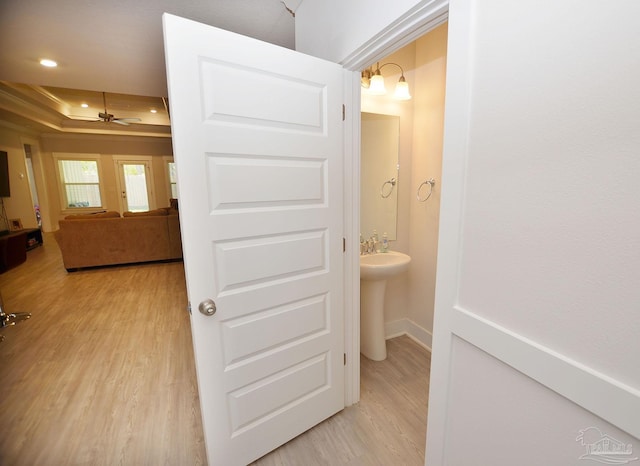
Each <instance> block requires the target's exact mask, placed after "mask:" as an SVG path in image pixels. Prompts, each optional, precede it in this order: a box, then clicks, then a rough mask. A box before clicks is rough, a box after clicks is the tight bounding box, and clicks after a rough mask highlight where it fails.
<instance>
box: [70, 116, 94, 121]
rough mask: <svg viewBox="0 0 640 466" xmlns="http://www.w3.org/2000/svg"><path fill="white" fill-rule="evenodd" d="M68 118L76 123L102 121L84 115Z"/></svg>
mask: <svg viewBox="0 0 640 466" xmlns="http://www.w3.org/2000/svg"><path fill="white" fill-rule="evenodd" d="M67 118H69V119H70V120H76V121H100V118H94V117H87V116H84V115H67Z"/></svg>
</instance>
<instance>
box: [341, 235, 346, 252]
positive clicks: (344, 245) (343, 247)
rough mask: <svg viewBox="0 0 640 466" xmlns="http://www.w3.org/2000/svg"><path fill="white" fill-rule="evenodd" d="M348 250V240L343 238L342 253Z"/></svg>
mask: <svg viewBox="0 0 640 466" xmlns="http://www.w3.org/2000/svg"><path fill="white" fill-rule="evenodd" d="M346 250H347V238H342V252H345V251H346Z"/></svg>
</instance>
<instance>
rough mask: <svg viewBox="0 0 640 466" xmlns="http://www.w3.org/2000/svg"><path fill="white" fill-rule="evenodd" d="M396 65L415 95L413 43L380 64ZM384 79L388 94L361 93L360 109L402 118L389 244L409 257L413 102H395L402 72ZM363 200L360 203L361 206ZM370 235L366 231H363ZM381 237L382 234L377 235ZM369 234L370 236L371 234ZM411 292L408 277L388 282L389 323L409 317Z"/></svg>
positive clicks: (386, 70)
mask: <svg viewBox="0 0 640 466" xmlns="http://www.w3.org/2000/svg"><path fill="white" fill-rule="evenodd" d="M389 62H392V63H397V64H399V65H400V66H402V68H403V69H404V70H405V78H406V80H407V82H408V83H409V88H410V92H414V89H415V79H414V78H413V71H411V70H412V69H413V68H414V62H415V45H414V44H410V45H408V46H406V47H403V48H402V49H400V50H398V51H397V52H395V53H393V54H392V55H390V56H388V57H385V58H384V60H382V61H381V62H380V63H381V64H382V63H389ZM383 71H384V77H385V84H386V86H387V90H388V91H389V94H388V95H385V96H371V95H366V94H364V93H363V94H362V104H361V110H362V111H363V112H370V113H380V114H384V115H398V116H399V117H400V144H399V151H398V161H399V164H400V171H399V173H398V185H397V188H398V222H397V231H396V238H397V239H396V240H395V241H390V242H389V246H390V248H391V249H392V250H395V251H401V252H404V253H407V254H409V206H410V203H411V201H410V197H411V192H412V187H411V163H412V162H411V159H412V153H413V118H414V101H413V100H406V101H398V100H394V99H393V98H392V97H391V95H390V94H392V93H393V88H394V86H395V83H396V82H397V81H398V79H400V70H399V69H398V68H396V67H392V66H389V67H384V68H383ZM363 201H364V200H361V201H360V202H361V203H362V202H363ZM363 233H367V232H363ZM378 233H379V234H382V233H381V232H378ZM367 234H371V232H368V233H367ZM408 298H409V289H408V281H407V277H406V275H403V276H402V277H399V278H396V279H392V280H389V282H388V283H387V292H386V296H385V321H386V322H390V321H394V320H398V319H402V318H404V317H406V316H407V309H408V306H409V300H408Z"/></svg>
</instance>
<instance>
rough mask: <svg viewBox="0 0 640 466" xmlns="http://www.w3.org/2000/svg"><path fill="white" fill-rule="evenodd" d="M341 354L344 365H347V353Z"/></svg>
mask: <svg viewBox="0 0 640 466" xmlns="http://www.w3.org/2000/svg"><path fill="white" fill-rule="evenodd" d="M342 356H344V358H343V359H344V365H345V366H346V365H347V353H342Z"/></svg>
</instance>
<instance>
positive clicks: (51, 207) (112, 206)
mask: <svg viewBox="0 0 640 466" xmlns="http://www.w3.org/2000/svg"><path fill="white" fill-rule="evenodd" d="M23 142H26V143H30V144H32V146H34V145H35V146H37V147H36V149H37V150H36V151H35V153H34V158H33V160H34V169H35V171H36V180H35V181H36V185H37V187H38V196H39V201H40V206H41V210H42V216H43V225H42V226H43V229H44V230H45V231H52V230H57V229H58V220H60V219H62V218H64V216H65V215H66V213H65V212H63V211H62V206H61V200H60V191H59V183H58V175H57V171H56V167H55V163H54V158H53V154H54V153H69V154H99V155H100V159H101V170H102V183H103V187H104V191H103V193H104V200H103V201H104V206H103V208H105V209H107V210H116V211H119V210H120V195H119V191H118V189H117V183H116V170H115V166H114V156H124V155H126V156H131V157H132V158H135V157H136V156H145V157H150V158H151V169H152V174H153V185H152V189H153V191H154V196H155V199H156V207H165V206H168V205H169V198H170V197H171V196H170V191H169V184H168V179H167V177H166V176H167V175H166V170H165V167H164V165H165V160H164V159H163V157H164V156H171V155H172V154H173V149H172V146H171V139H170V138H150V137H138V136H102V135H100V136H98V135H65V134H42V135H40V136H39V137H38V136H37V135H33V134H29V133H25V132H21V131H20V130H18V129H13V128H0V150H5V151H7V152H8V153H9V165H10V167H9V170H10V176H11V198H10V199H7V200H5V206H6V209H7V216H8V217H9V218H21V219H22V223H23V225H24V226H25V227H28V226H29V227H35V226H36V219H35V215H34V214H33V206H32V202H31V194H30V191H29V185H28V182H27V177H26V165H25V154H24V150H23V146H22V144H23ZM22 173H24V174H25V176H24V178H21V176H20V175H21V174H22Z"/></svg>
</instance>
